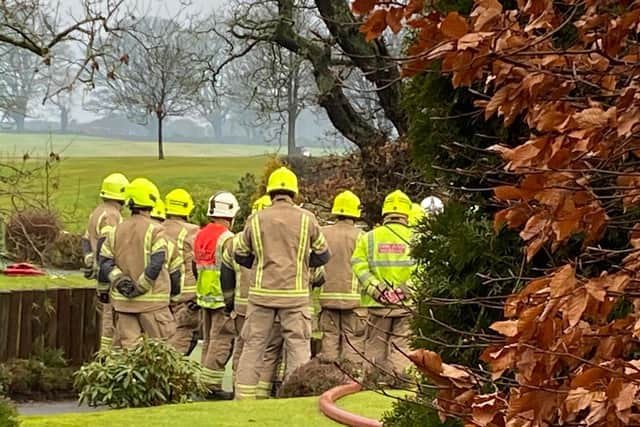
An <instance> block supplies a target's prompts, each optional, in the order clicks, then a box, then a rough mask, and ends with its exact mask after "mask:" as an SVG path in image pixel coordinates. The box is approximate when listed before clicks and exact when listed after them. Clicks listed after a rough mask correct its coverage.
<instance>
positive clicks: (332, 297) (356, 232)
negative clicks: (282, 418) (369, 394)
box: [319, 191, 367, 363]
mask: <svg viewBox="0 0 640 427" xmlns="http://www.w3.org/2000/svg"><path fill="white" fill-rule="evenodd" d="M331 213H332V214H333V215H335V216H336V218H337V222H336V223H335V224H333V225H329V226H326V227H323V228H322V233H323V234H324V235H325V237H326V238H327V243H328V244H329V247H330V248H331V259H330V260H329V262H328V263H327V265H326V266H325V279H326V282H325V284H324V286H323V287H322V288H321V290H320V295H319V300H320V307H321V311H320V330H321V331H322V346H321V348H322V353H321V354H320V357H321V358H323V359H325V360H329V361H336V360H338V359H347V360H350V361H352V362H357V363H358V362H361V361H362V355H363V354H364V340H365V331H366V326H367V309H366V308H364V307H361V306H360V284H359V282H358V278H357V277H356V276H355V275H354V274H353V270H352V268H351V255H352V254H353V250H354V249H355V246H356V241H357V239H358V237H359V236H360V235H361V234H362V231H361V230H360V229H358V228H357V227H356V225H355V221H356V220H357V219H358V218H360V215H361V209H360V199H359V198H358V196H356V195H355V194H353V193H352V192H351V191H344V192H342V193H340V194H338V195H337V196H336V198H335V199H334V201H333V207H332V209H331Z"/></svg>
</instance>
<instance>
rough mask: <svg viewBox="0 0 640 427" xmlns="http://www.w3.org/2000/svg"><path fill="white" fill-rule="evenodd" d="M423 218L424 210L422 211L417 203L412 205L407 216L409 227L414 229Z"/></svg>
mask: <svg viewBox="0 0 640 427" xmlns="http://www.w3.org/2000/svg"><path fill="white" fill-rule="evenodd" d="M424 216H425V213H424V209H422V206H420V204H419V203H412V204H411V214H409V225H410V226H411V227H415V226H416V225H418V223H419V222H420V221H422V218H424Z"/></svg>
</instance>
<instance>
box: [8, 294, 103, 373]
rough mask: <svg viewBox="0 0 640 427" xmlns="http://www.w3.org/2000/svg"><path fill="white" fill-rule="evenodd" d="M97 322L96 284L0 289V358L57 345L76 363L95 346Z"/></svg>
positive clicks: (96, 341) (83, 358)
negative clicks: (31, 288)
mask: <svg viewBox="0 0 640 427" xmlns="http://www.w3.org/2000/svg"><path fill="white" fill-rule="evenodd" d="M99 325H100V322H99V314H98V312H97V311H96V291H95V288H92V287H73V288H53V289H44V290H10V291H7V290H0V362H2V361H6V360H8V359H13V358H25V359H26V358H29V357H30V356H31V355H33V354H34V353H37V352H38V351H42V349H43V348H52V349H57V348H58V349H62V350H63V351H64V353H65V357H66V358H67V359H69V361H70V362H71V365H73V366H79V365H81V364H82V363H83V362H85V361H87V360H89V359H91V357H92V355H93V354H94V353H95V352H96V351H97V349H98V344H99Z"/></svg>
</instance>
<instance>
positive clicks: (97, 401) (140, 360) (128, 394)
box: [74, 339, 207, 408]
mask: <svg viewBox="0 0 640 427" xmlns="http://www.w3.org/2000/svg"><path fill="white" fill-rule="evenodd" d="M201 374H202V370H201V367H200V365H199V364H198V363H197V362H195V361H192V360H190V359H188V358H187V357H184V356H183V355H182V354H180V353H178V352H176V351H175V350H174V349H173V348H172V347H170V346H169V345H167V344H166V343H164V342H162V341H156V340H152V339H144V340H143V341H141V342H140V343H139V344H138V345H137V346H136V347H135V348H133V349H131V350H123V351H117V352H101V353H98V355H97V356H96V359H95V360H94V361H93V362H91V363H88V364H86V365H84V366H83V367H82V368H80V370H79V371H78V372H76V373H75V375H74V378H75V386H76V389H77V390H79V392H80V403H83V402H84V403H87V404H88V405H89V406H98V405H107V406H110V407H113V408H125V407H145V406H156V405H161V404H165V403H181V402H187V401H189V400H190V399H191V398H194V397H201V396H203V395H204V394H206V391H207V390H206V387H205V386H204V383H203V382H202V379H201Z"/></svg>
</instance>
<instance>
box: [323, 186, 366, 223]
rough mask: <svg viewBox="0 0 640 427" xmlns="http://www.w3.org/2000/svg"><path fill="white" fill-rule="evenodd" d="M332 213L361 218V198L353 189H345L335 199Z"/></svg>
mask: <svg viewBox="0 0 640 427" xmlns="http://www.w3.org/2000/svg"><path fill="white" fill-rule="evenodd" d="M331 213H332V214H333V215H338V216H348V217H350V218H360V216H362V211H361V208H360V199H359V198H358V196H356V195H355V194H353V193H352V192H351V191H343V192H342V193H340V194H338V195H337V196H336V198H335V199H333V207H332V208H331Z"/></svg>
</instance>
